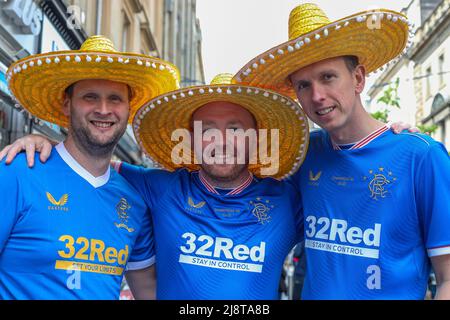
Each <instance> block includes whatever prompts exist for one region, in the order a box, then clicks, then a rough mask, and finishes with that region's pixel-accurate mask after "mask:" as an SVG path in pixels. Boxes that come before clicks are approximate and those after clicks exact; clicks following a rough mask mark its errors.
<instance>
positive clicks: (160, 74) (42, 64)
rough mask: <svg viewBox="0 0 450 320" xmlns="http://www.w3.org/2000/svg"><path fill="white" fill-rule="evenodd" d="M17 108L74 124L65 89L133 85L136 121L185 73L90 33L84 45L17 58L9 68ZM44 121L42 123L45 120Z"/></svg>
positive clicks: (164, 62)
mask: <svg viewBox="0 0 450 320" xmlns="http://www.w3.org/2000/svg"><path fill="white" fill-rule="evenodd" d="M6 79H7V82H8V86H9V88H10V90H11V92H12V96H13V99H14V101H15V102H16V107H18V106H19V107H20V106H23V108H24V109H25V110H26V111H27V112H28V113H29V114H32V115H33V116H35V117H36V118H39V119H42V120H45V121H48V122H51V123H55V124H57V125H59V126H62V127H68V125H69V119H68V117H67V116H65V115H64V114H63V112H62V105H63V101H64V92H65V90H66V88H67V87H69V86H70V85H71V84H73V83H76V82H78V81H81V80H89V79H91V80H94V79H98V80H110V81H114V82H119V83H124V84H127V85H128V86H129V87H130V88H131V91H132V99H131V100H130V101H129V105H130V116H129V119H128V122H129V123H131V121H132V119H133V117H134V115H135V113H136V111H137V110H138V109H139V108H140V107H141V106H142V105H143V104H145V103H146V102H147V101H149V100H150V99H152V98H154V97H155V96H158V95H159V94H161V93H164V92H167V91H171V90H175V89H177V88H179V83H180V75H179V71H178V69H177V67H176V66H175V65H173V64H171V63H170V62H167V61H164V60H161V59H159V58H155V57H151V56H148V55H143V54H137V53H130V52H119V51H116V50H115V49H114V46H113V43H112V42H111V41H110V40H109V39H107V38H105V37H103V36H92V37H89V38H88V39H87V40H86V41H85V42H84V43H83V45H82V46H81V48H80V50H68V51H55V52H49V53H41V54H36V55H32V56H29V57H26V58H23V59H21V60H19V61H17V62H14V63H13V64H12V65H11V66H10V67H9V69H8V71H7V73H6ZM39 123H41V122H40V121H39Z"/></svg>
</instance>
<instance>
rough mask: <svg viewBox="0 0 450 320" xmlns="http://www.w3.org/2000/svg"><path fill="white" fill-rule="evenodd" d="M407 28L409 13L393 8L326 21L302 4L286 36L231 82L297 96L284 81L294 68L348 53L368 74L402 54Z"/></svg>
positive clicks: (313, 8)
mask: <svg viewBox="0 0 450 320" xmlns="http://www.w3.org/2000/svg"><path fill="white" fill-rule="evenodd" d="M336 5H339V4H338V2H336ZM408 31H409V23H408V20H407V18H406V17H405V16H404V15H402V14H401V13H398V12H395V11H391V10H386V9H377V10H371V11H363V12H359V13H356V14H354V15H351V16H349V17H346V18H343V19H340V20H337V21H330V19H329V18H328V17H327V16H326V15H325V13H324V12H323V11H322V10H321V9H320V8H319V7H318V6H317V5H315V4H312V3H307V4H302V5H300V6H298V7H296V8H295V9H293V10H292V12H291V14H290V16H289V41H287V42H284V43H283V44H281V45H278V46H276V47H274V48H272V49H270V50H268V51H266V52H264V53H263V54H260V55H259V56H257V57H256V58H254V59H252V60H251V61H250V62H248V63H247V64H246V65H245V66H244V67H243V68H242V69H241V70H240V71H239V72H238V73H237V74H236V75H235V77H234V79H233V81H234V82H236V83H241V84H246V85H251V86H259V87H263V88H270V89H272V90H276V91H278V92H280V93H283V94H285V95H288V96H290V97H291V98H294V99H295V98H296V94H295V92H294V90H293V88H292V86H291V83H290V81H289V80H288V76H289V75H290V74H292V73H293V72H295V71H297V70H299V69H301V68H303V67H305V66H308V65H310V64H313V63H315V62H318V61H321V60H325V59H328V58H334V57H340V56H347V55H351V56H357V57H358V58H359V63H360V64H362V65H364V66H365V68H366V71H367V73H371V72H373V71H376V70H377V69H379V68H382V67H383V66H384V65H385V64H387V63H389V62H390V61H391V60H392V59H394V58H396V57H397V56H399V55H400V54H401V53H402V51H403V50H404V49H405V47H406V45H407V42H408V35H409V33H408Z"/></svg>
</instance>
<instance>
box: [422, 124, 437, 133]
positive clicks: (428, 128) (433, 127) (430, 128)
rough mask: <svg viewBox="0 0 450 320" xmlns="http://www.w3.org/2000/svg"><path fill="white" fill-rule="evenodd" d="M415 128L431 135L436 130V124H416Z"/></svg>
mask: <svg viewBox="0 0 450 320" xmlns="http://www.w3.org/2000/svg"><path fill="white" fill-rule="evenodd" d="M417 128H419V130H420V132H423V133H426V134H428V135H431V134H432V133H434V132H435V131H436V129H437V128H438V126H437V125H435V124H432V125H429V126H426V125H418V126H417Z"/></svg>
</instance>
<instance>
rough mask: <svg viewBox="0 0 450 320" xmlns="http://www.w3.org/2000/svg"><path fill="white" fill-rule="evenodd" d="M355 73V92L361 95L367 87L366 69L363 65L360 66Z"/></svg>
mask: <svg viewBox="0 0 450 320" xmlns="http://www.w3.org/2000/svg"><path fill="white" fill-rule="evenodd" d="M353 73H354V75H355V92H356V93H357V94H361V93H362V92H363V91H364V87H365V86H366V68H365V67H364V66H363V65H358V66H357V67H356V68H355V70H354V71H353Z"/></svg>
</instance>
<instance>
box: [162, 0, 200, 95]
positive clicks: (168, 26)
mask: <svg viewBox="0 0 450 320" xmlns="http://www.w3.org/2000/svg"><path fill="white" fill-rule="evenodd" d="M196 9H197V3H196V0H165V1H164V38H163V51H162V58H163V59H165V60H168V61H170V62H172V63H174V64H175V65H176V66H177V67H178V68H179V69H180V73H181V86H182V87H189V86H195V85H201V84H204V83H205V74H204V70H203V59H202V45H201V44H202V33H201V29H200V22H199V20H198V18H197V16H196Z"/></svg>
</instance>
